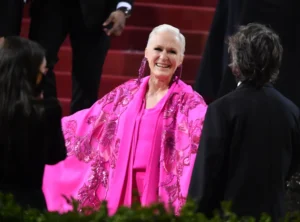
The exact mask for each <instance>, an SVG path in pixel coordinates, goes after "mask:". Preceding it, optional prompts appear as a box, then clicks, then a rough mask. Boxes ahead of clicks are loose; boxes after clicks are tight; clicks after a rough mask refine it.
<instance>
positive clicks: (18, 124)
mask: <svg viewBox="0 0 300 222" xmlns="http://www.w3.org/2000/svg"><path fill="white" fill-rule="evenodd" d="M61 116H62V110H61V107H60V104H59V102H58V100H56V99H47V100H36V101H34V103H33V109H32V112H31V115H30V116H29V117H27V118H24V117H23V116H22V115H20V116H15V118H13V121H11V122H10V124H11V126H12V127H9V128H10V129H11V132H10V133H9V135H12V137H13V138H12V139H8V140H3V139H2V140H1V141H10V142H9V144H3V142H2V144H0V192H2V193H12V194H13V195H14V198H15V200H16V202H17V203H18V204H20V205H21V206H23V207H31V208H37V209H41V210H44V209H46V202H45V198H44V195H43V192H42V181H43V174H44V167H45V164H50V165H51V164H56V163H58V162H59V161H61V160H64V159H65V158H66V148H65V144H64V139H63V134H62V130H61ZM0 129H1V125H0ZM0 136H1V135H0Z"/></svg>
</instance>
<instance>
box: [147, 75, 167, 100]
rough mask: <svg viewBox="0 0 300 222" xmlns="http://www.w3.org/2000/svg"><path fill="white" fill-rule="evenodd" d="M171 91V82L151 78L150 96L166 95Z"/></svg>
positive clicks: (149, 85)
mask: <svg viewBox="0 0 300 222" xmlns="http://www.w3.org/2000/svg"><path fill="white" fill-rule="evenodd" d="M168 89H169V81H167V80H159V79H157V78H155V77H150V79H149V83H148V92H147V95H148V96H153V95H157V94H164V93H165V92H166V91H168Z"/></svg>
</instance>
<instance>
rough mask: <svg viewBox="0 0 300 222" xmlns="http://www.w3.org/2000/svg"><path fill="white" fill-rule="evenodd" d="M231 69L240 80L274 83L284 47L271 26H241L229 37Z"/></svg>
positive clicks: (262, 83)
mask: <svg viewBox="0 0 300 222" xmlns="http://www.w3.org/2000/svg"><path fill="white" fill-rule="evenodd" d="M228 44H229V53H230V56H231V62H232V63H231V64H230V65H229V66H230V67H231V68H232V72H233V74H234V75H235V77H236V79H237V81H241V82H245V81H247V82H249V83H252V84H254V85H255V86H256V87H262V86H263V85H264V84H265V83H267V82H272V83H274V82H275V80H276V79H277V77H278V74H279V68H280V65H281V58H282V52H283V49H282V46H281V44H280V39H279V36H278V35H277V34H276V33H275V32H274V31H273V30H271V29H270V28H268V27H266V26H264V25H261V24H257V23H249V24H248V25H246V26H240V28H239V29H238V31H237V33H236V34H234V35H233V36H231V37H229V39H228Z"/></svg>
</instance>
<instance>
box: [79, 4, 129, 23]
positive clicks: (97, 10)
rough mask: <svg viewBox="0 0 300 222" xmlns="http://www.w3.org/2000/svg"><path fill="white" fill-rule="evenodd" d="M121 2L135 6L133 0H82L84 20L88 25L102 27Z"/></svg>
mask: <svg viewBox="0 0 300 222" xmlns="http://www.w3.org/2000/svg"><path fill="white" fill-rule="evenodd" d="M119 2H127V3H129V4H131V6H133V0H123V1H122V0H80V5H81V9H82V13H83V17H84V20H85V22H86V25H87V26H88V27H98V28H99V27H101V25H102V23H103V22H104V21H105V20H106V19H107V18H108V16H109V14H110V13H111V12H113V11H114V10H116V7H117V4H118V3H119Z"/></svg>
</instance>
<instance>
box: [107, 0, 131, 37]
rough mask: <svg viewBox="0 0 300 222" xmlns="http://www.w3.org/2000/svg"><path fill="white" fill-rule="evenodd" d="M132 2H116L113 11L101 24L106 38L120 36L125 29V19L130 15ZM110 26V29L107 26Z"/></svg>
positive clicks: (128, 0)
mask: <svg viewBox="0 0 300 222" xmlns="http://www.w3.org/2000/svg"><path fill="white" fill-rule="evenodd" d="M132 8H133V0H126V1H118V3H117V6H116V9H115V11H113V12H112V13H111V14H110V15H109V17H108V18H107V19H106V21H105V22H104V23H103V26H104V31H105V32H106V34H107V35H108V36H110V35H114V36H120V35H121V34H122V32H123V30H124V28H125V23H126V18H128V17H129V16H130V15H131V11H132ZM110 24H112V26H111V27H109V25H110Z"/></svg>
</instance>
